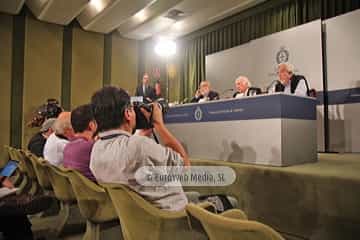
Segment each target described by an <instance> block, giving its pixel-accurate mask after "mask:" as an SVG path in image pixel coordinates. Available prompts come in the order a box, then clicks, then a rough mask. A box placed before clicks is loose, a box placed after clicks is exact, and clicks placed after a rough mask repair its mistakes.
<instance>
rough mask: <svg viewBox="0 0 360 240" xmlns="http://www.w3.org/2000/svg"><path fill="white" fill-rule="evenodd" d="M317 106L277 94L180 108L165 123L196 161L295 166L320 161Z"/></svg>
mask: <svg viewBox="0 0 360 240" xmlns="http://www.w3.org/2000/svg"><path fill="white" fill-rule="evenodd" d="M316 103H317V101H316V99H313V98H309V97H300V96H295V95H287V94H284V93H275V94H270V95H258V96H251V97H244V98H240V99H229V100H220V101H212V102H204V103H193V104H185V105H178V106H174V107H171V108H170V109H169V111H168V113H167V114H166V115H165V117H164V120H165V123H166V125H167V127H168V128H169V129H170V131H171V132H172V133H173V134H174V135H175V136H176V138H178V139H179V140H180V141H181V143H182V144H183V146H184V147H185V149H186V150H187V152H188V153H189V156H190V157H191V158H192V159H208V160H223V161H231V162H239V163H250V164H261V165H270V166H290V165H296V164H302V163H308V162H316V161H317V136H316V132H317V131H316Z"/></svg>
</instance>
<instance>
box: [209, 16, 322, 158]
mask: <svg viewBox="0 0 360 240" xmlns="http://www.w3.org/2000/svg"><path fill="white" fill-rule="evenodd" d="M282 62H290V63H292V64H293V65H294V66H295V72H296V73H297V74H301V75H304V76H305V77H306V78H307V80H308V82H309V84H310V87H311V88H315V89H316V90H317V91H323V75H322V69H323V63H322V44H321V20H317V21H313V22H310V23H307V24H304V25H301V26H298V27H295V28H291V29H288V30H285V31H281V32H278V33H275V34H272V35H268V36H266V37H263V38H259V39H256V40H253V41H251V42H249V43H246V44H243V45H240V46H238V47H234V48H231V49H227V50H225V51H221V52H217V53H215V54H211V55H208V56H206V78H207V79H208V80H209V81H210V82H211V84H212V86H213V88H214V89H215V90H217V91H218V92H219V93H220V94H221V95H222V96H223V97H228V96H231V95H232V93H233V92H232V91H231V90H230V89H234V81H235V79H236V78H237V77H238V76H239V75H244V76H247V77H248V78H249V79H250V81H251V83H252V85H253V86H256V87H260V88H262V89H263V90H266V88H267V87H268V86H269V85H270V84H271V82H272V81H274V80H277V74H276V71H277V65H278V64H279V63H282ZM317 121H318V132H317V136H318V150H319V151H323V150H324V130H323V126H324V124H323V122H324V119H323V106H321V105H319V106H318V113H317Z"/></svg>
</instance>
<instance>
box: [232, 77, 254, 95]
mask: <svg viewBox="0 0 360 240" xmlns="http://www.w3.org/2000/svg"><path fill="white" fill-rule="evenodd" d="M250 87H251V83H250V81H249V79H248V78H247V77H245V76H239V77H238V78H237V79H236V80H235V90H236V92H235V93H234V95H233V98H241V97H245V96H247V95H248V91H249V88H250Z"/></svg>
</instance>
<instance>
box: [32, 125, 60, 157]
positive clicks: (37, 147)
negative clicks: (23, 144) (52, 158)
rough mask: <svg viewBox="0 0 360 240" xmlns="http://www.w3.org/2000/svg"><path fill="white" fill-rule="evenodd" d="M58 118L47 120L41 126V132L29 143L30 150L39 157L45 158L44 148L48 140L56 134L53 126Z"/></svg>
mask: <svg viewBox="0 0 360 240" xmlns="http://www.w3.org/2000/svg"><path fill="white" fill-rule="evenodd" d="M55 121H56V118H49V119H47V120H46V121H45V122H44V123H43V124H42V126H41V129H40V131H39V132H38V133H37V134H35V135H34V136H33V137H32V138H31V139H30V141H29V144H28V149H29V151H30V152H31V153H33V154H35V155H36V156H37V157H44V154H43V152H44V146H45V143H46V139H47V138H48V137H49V136H50V135H51V134H52V133H53V132H54V131H53V129H52V126H53V124H54V122H55Z"/></svg>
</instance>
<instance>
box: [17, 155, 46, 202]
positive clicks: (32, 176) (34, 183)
mask: <svg viewBox="0 0 360 240" xmlns="http://www.w3.org/2000/svg"><path fill="white" fill-rule="evenodd" d="M15 151H16V153H17V154H18V156H19V159H20V164H23V165H24V169H25V174H26V175H27V177H28V178H29V186H28V187H29V190H28V193H29V194H30V195H35V194H36V193H37V192H38V191H39V190H40V188H39V183H38V179H37V176H36V173H35V170H34V167H33V165H32V162H31V160H30V159H29V158H28V157H27V155H26V151H25V150H22V149H16V150H15Z"/></svg>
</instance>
